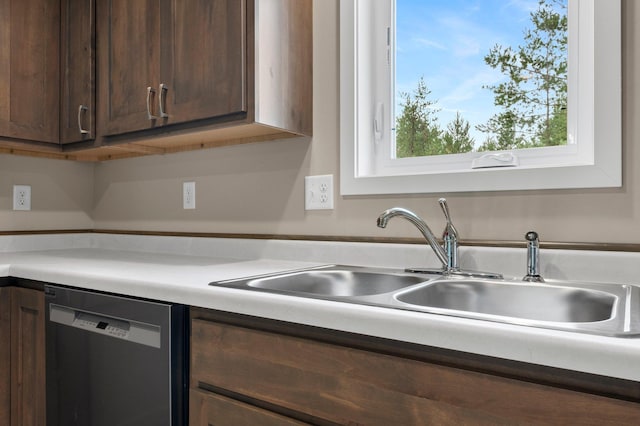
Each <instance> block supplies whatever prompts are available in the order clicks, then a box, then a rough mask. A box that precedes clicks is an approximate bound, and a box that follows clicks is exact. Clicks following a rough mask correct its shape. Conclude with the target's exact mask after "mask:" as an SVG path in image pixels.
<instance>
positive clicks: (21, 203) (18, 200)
mask: <svg viewBox="0 0 640 426" xmlns="http://www.w3.org/2000/svg"><path fill="white" fill-rule="evenodd" d="M13 209H14V210H23V211H26V210H31V186H30V185H13Z"/></svg>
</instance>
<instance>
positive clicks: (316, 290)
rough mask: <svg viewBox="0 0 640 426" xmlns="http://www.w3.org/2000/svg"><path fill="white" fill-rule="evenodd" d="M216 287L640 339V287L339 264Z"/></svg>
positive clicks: (229, 282) (216, 283) (238, 281)
mask: <svg viewBox="0 0 640 426" xmlns="http://www.w3.org/2000/svg"><path fill="white" fill-rule="evenodd" d="M211 285H214V286H222V287H230V288H236V289H243V290H251V291H261V292H269V293H277V294H283V295H289V296H297V297H305V298H314V299H323V300H334V301H340V302H346V303H356V304H362V305H373V306H379V307H385V308H393V309H402V310H409V311H418V312H424V313H430V314H438V315H447V316H456V317H462V318H469V319H476V320H484V321H494V322H502V323H507V324H517V325H524V326H529V327H537V328H549V329H557V330H565V331H573V332H580V333H591V334H599V335H606V336H622V337H628V336H636V335H640V287H636V286H633V285H617V284H594V283H573V282H569V281H562V282H560V281H558V282H549V281H547V283H544V284H543V283H527V282H522V281H515V280H505V279H478V278H465V277H460V276H448V277H442V276H440V275H433V274H423V273H413V272H412V273H409V272H403V271H399V270H388V269H381V268H363V267H355V266H336V265H328V266H325V267H320V268H314V269H309V270H304V271H292V272H289V273H282V274H275V275H270V276H260V277H253V278H247V279H239V280H229V281H223V282H214V283H211Z"/></svg>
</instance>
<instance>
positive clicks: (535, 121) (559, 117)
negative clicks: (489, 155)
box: [477, 0, 567, 150]
mask: <svg viewBox="0 0 640 426" xmlns="http://www.w3.org/2000/svg"><path fill="white" fill-rule="evenodd" d="M531 23H532V28H529V29H527V30H525V32H524V42H525V43H524V46H518V48H517V49H513V48H512V47H503V46H501V45H499V44H498V45H496V46H494V47H493V48H492V49H491V50H490V52H489V54H487V55H486V56H485V62H486V64H487V65H489V66H490V67H492V68H494V69H499V70H500V71H501V72H502V73H504V74H505V75H506V76H507V77H508V80H507V81H506V82H503V83H500V84H498V85H495V86H485V87H486V88H488V89H490V90H492V91H493V92H494V95H495V100H494V103H495V105H496V106H499V107H502V111H501V112H499V113H498V114H496V115H495V116H493V117H492V118H491V119H489V121H488V122H487V123H486V124H483V125H479V126H477V128H478V130H480V131H482V132H485V133H487V134H489V135H494V137H491V138H490V140H491V141H492V145H493V146H495V147H497V148H498V149H514V148H526V147H534V146H550V145H563V144H566V143H567V136H566V134H567V130H566V104H567V13H566V3H565V2H564V1H562V0H539V2H538V8H537V10H535V11H534V12H532V13H531ZM487 148H488V147H485V146H483V147H482V148H481V149H480V150H486V149H487Z"/></svg>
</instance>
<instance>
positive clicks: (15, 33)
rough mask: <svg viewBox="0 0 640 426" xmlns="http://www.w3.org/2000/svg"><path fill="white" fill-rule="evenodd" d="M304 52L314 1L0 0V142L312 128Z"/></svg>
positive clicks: (50, 149) (264, 136)
mask: <svg viewBox="0 0 640 426" xmlns="http://www.w3.org/2000/svg"><path fill="white" fill-rule="evenodd" d="M312 61H313V46H312V0H136V1H129V0H100V1H96V0H55V1H52V0H22V1H18V0H0V152H11V153H19V154H27V155H45V156H48V157H57V158H68V159H78V160H89V161H91V160H93V161H101V160H108V159H116V158H123V157H131V156H137V155H146V154H154V153H158V154H164V153H170V152H175V151H184V150H190V149H200V148H209V147H214V146H219V145H230V144H237V143H245V142H256V141H262V140H273V139H281V138H287V137H293V136H299V135H304V136H310V135H311V132H312V115H313V108H312V91H313V89H312V74H313V64H312ZM2 138H4V139H2ZM42 142H48V143H47V144H43V143H42ZM54 144H55V145H54Z"/></svg>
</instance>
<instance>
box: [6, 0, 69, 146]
mask: <svg viewBox="0 0 640 426" xmlns="http://www.w3.org/2000/svg"><path fill="white" fill-rule="evenodd" d="M0 14H1V15H2V18H0V22H1V23H2V25H1V27H2V28H0V71H1V72H0V98H2V100H0V134H1V135H3V136H7V137H11V138H16V139H26V140H33V141H40V142H48V143H55V144H57V143H58V140H59V134H58V129H59V111H58V110H59V99H60V85H59V82H60V69H59V63H60V58H59V52H60V46H59V40H58V38H57V35H58V34H59V28H60V4H59V2H57V1H46V0H1V1H0ZM51 35H54V36H53V37H52V36H51Z"/></svg>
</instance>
